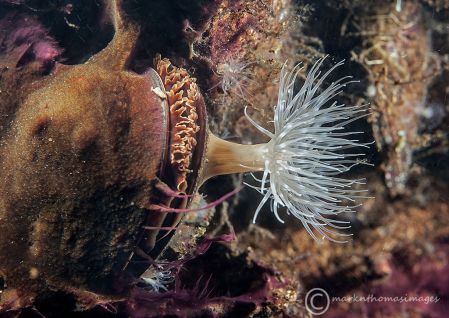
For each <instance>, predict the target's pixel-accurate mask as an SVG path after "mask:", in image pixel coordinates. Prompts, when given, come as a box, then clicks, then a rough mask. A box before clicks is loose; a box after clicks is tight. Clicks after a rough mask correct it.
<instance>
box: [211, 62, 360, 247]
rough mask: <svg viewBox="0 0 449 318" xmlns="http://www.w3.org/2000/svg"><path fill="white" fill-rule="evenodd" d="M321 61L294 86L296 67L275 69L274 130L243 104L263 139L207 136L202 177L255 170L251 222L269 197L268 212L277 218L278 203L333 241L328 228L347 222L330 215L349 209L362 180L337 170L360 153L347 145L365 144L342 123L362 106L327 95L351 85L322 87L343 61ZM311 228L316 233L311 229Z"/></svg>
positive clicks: (345, 225)
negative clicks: (250, 141)
mask: <svg viewBox="0 0 449 318" xmlns="http://www.w3.org/2000/svg"><path fill="white" fill-rule="evenodd" d="M323 60H324V59H320V60H318V61H317V62H316V63H315V65H314V66H313V67H312V68H311V69H310V71H309V73H308V75H307V77H306V79H305V82H304V84H303V85H302V87H301V88H300V89H299V90H295V82H296V80H297V75H298V73H299V71H300V70H301V68H300V65H297V66H296V67H294V68H293V69H292V70H291V71H289V70H288V69H287V67H286V66H284V68H283V69H282V72H281V77H280V83H279V96H278V103H277V106H276V109H275V115H274V132H271V131H269V130H267V129H265V128H264V127H262V126H261V125H259V124H258V123H256V122H255V121H254V120H252V119H251V118H250V117H249V116H248V115H247V114H246V110H245V114H246V115H247V118H248V120H249V121H250V122H251V123H252V124H253V125H254V126H255V127H256V128H257V129H258V130H260V131H261V132H262V133H264V134H265V135H267V136H268V137H270V138H271V141H270V142H268V143H266V144H257V145H240V144H235V143H231V142H228V141H224V140H221V139H219V138H217V137H215V136H213V135H212V134H209V145H208V149H207V154H206V158H207V161H206V166H205V169H204V172H203V178H204V179H208V178H209V177H211V176H214V175H221V174H229V173H236V172H250V171H263V177H262V179H257V178H256V177H254V178H255V180H256V181H258V182H259V183H260V186H259V187H257V188H255V187H254V188H255V189H256V190H258V191H259V192H260V193H261V194H262V195H263V199H262V201H261V202H260V204H259V206H258V207H257V209H256V212H255V214H254V219H253V222H255V221H256V218H257V216H258V214H259V212H260V210H261V209H262V207H263V206H264V205H265V203H267V201H269V200H270V201H271V211H272V212H273V213H274V215H275V216H276V218H277V219H278V220H279V221H280V222H282V223H283V222H284V221H283V220H282V218H281V217H280V210H279V208H281V207H285V208H286V210H287V213H288V214H292V215H293V216H295V217H296V218H297V219H299V220H300V221H301V223H302V224H303V225H304V227H305V228H306V230H307V231H308V232H309V233H310V235H311V236H312V237H314V238H315V239H318V238H319V237H325V238H328V239H330V240H332V241H337V242H341V240H339V239H336V237H338V236H341V235H348V234H342V233H339V232H337V231H335V230H334V229H337V230H339V229H346V228H348V227H349V224H348V222H347V221H342V220H338V219H337V218H336V216H337V215H338V214H340V213H347V212H354V204H351V203H353V202H354V201H355V199H356V198H360V197H363V195H362V194H361V192H364V191H365V190H355V189H353V186H354V185H356V184H363V182H364V180H362V179H356V180H350V179H345V178H342V177H340V176H339V175H340V174H342V173H344V172H347V171H349V170H350V169H351V168H352V167H353V166H354V165H357V164H358V163H360V162H361V161H359V160H357V158H358V157H360V156H362V154H361V153H348V152H347V150H348V149H352V148H357V147H367V144H364V143H360V142H359V141H357V140H354V139H352V138H351V136H352V135H355V134H360V133H361V132H349V131H347V130H345V126H346V125H347V124H349V123H350V122H353V121H355V120H357V119H359V118H361V117H364V116H366V114H367V106H345V105H344V104H338V103H337V102H336V101H333V99H334V97H335V96H336V95H338V94H339V93H340V92H341V90H342V88H343V87H345V86H346V85H347V84H349V83H351V82H352V81H351V79H350V77H343V78H340V79H338V80H336V81H335V82H332V83H331V84H330V85H329V86H327V87H323V86H324V81H325V80H326V79H327V77H328V76H329V75H330V73H331V72H332V71H334V70H335V69H336V68H337V67H339V66H341V65H342V64H343V62H340V63H337V64H336V65H334V66H333V67H332V68H331V69H330V70H328V71H327V72H325V73H324V74H322V73H321V71H320V68H321V66H322V64H323ZM317 234H319V236H318V235H317Z"/></svg>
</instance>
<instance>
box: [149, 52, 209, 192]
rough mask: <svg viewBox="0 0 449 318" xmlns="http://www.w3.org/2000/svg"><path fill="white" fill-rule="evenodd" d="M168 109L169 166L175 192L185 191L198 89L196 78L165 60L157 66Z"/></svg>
mask: <svg viewBox="0 0 449 318" xmlns="http://www.w3.org/2000/svg"><path fill="white" fill-rule="evenodd" d="M157 71H158V73H159V76H160V77H161V79H162V81H163V83H164V86H165V91H166V94H167V99H168V104H169V107H170V150H169V151H170V163H171V165H172V167H173V172H174V179H175V184H176V189H177V190H178V191H181V192H185V191H186V189H187V185H188V184H187V175H188V173H189V172H191V168H190V166H191V161H192V156H193V152H194V150H195V146H196V144H197V140H196V134H197V133H198V132H199V131H200V126H199V125H198V124H197V119H198V114H197V112H196V103H197V102H198V100H199V98H200V97H199V89H198V86H197V84H196V83H195V78H192V77H190V75H189V74H188V73H187V71H186V70H185V69H183V68H178V67H176V66H173V65H172V64H171V63H170V61H169V60H168V59H163V60H160V61H158V63H157Z"/></svg>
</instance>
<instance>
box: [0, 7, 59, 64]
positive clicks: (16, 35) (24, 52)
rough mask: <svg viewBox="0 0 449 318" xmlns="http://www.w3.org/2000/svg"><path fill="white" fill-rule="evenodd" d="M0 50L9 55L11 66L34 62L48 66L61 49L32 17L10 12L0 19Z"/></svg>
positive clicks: (57, 56) (52, 62)
mask: <svg viewBox="0 0 449 318" xmlns="http://www.w3.org/2000/svg"><path fill="white" fill-rule="evenodd" d="M0 30H1V32H0V52H1V53H3V54H4V55H5V56H8V57H10V58H11V59H12V60H10V61H9V62H10V64H12V65H11V66H13V67H20V66H23V65H25V64H29V63H35V64H36V66H37V68H38V69H42V68H48V67H50V66H52V65H53V64H54V62H55V61H56V60H57V59H58V58H59V57H60V55H61V53H62V49H61V48H60V47H58V44H57V43H56V41H55V40H54V39H53V38H51V37H50V36H49V35H48V32H47V30H46V29H45V28H44V27H43V26H42V25H41V24H40V23H39V22H38V21H37V20H36V19H35V18H33V17H29V16H26V15H23V14H18V13H10V14H8V15H6V16H5V17H4V18H3V19H1V20H0Z"/></svg>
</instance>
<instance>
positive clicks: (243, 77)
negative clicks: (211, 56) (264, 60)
mask: <svg viewBox="0 0 449 318" xmlns="http://www.w3.org/2000/svg"><path fill="white" fill-rule="evenodd" d="M252 64H254V62H238V61H237V60H234V59H232V60H230V61H228V62H226V63H221V64H219V65H218V66H217V74H218V75H219V76H220V81H219V82H218V83H217V84H216V85H215V86H213V87H212V88H215V87H217V86H219V87H220V88H221V90H222V91H223V93H224V94H226V95H229V94H231V93H233V94H235V95H237V96H238V97H240V98H242V99H247V98H248V96H249V95H250V93H249V91H248V86H249V85H251V84H252V83H255V81H254V79H253V78H252V77H253V73H252V72H251V70H249V69H248V67H249V66H250V65H252Z"/></svg>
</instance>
